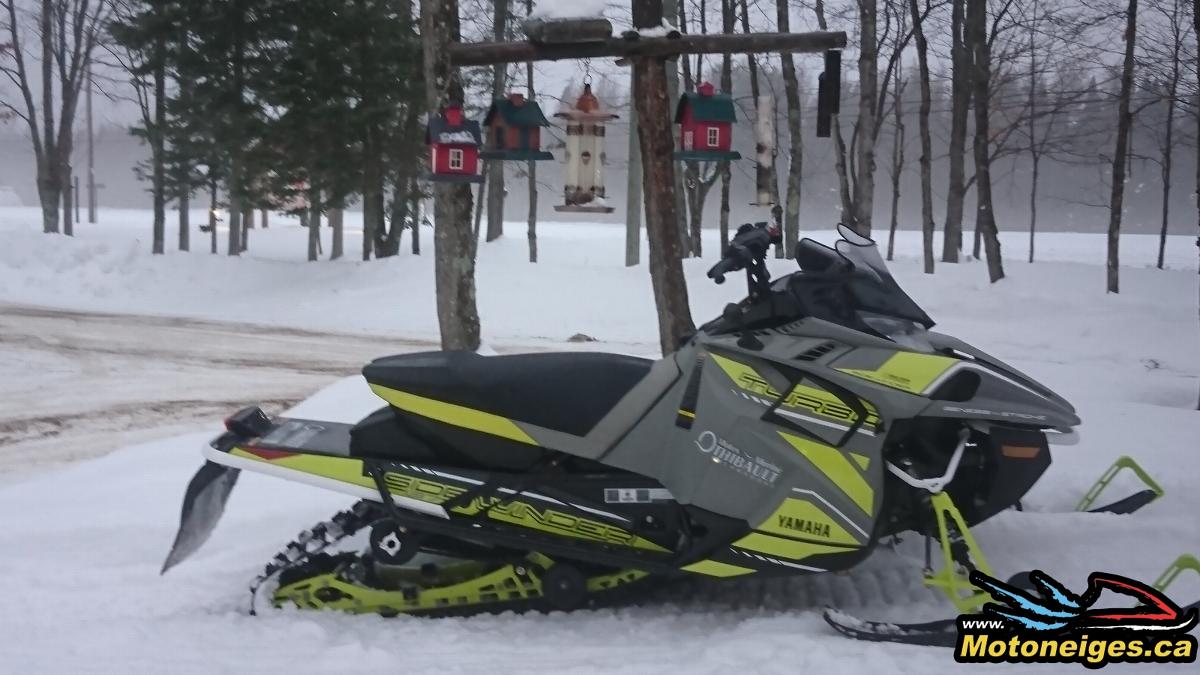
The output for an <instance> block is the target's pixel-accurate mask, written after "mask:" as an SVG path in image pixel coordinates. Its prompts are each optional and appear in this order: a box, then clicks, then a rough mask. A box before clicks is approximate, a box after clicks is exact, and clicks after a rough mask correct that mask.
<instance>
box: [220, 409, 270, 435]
mask: <svg viewBox="0 0 1200 675" xmlns="http://www.w3.org/2000/svg"><path fill="white" fill-rule="evenodd" d="M225 429H227V430H228V431H230V432H231V433H234V434H237V435H238V436H241V437H243V438H254V437H256V436H263V435H265V434H266V433H267V432H268V431H270V430H271V418H269V417H267V414H266V413H265V412H263V410H262V408H259V407H258V406H250V407H249V408H242V409H241V410H239V411H237V412H235V413H234V414H232V415H230V416H229V417H226V418H225Z"/></svg>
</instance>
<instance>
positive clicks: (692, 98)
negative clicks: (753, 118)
mask: <svg viewBox="0 0 1200 675" xmlns="http://www.w3.org/2000/svg"><path fill="white" fill-rule="evenodd" d="M735 120H736V116H735V115H734V110H733V99H732V98H730V97H729V96H727V95H725V94H718V93H716V91H715V90H714V88H713V86H712V84H710V83H708V82H705V83H703V84H701V85H700V86H699V87H697V88H696V91H694V92H687V93H685V94H684V95H683V96H682V97H680V99H679V105H678V106H677V107H676V108H675V123H676V124H678V125H679V147H680V150H678V151H676V152H675V159H680V160H699V161H715V160H721V159H741V158H742V156H741V155H740V154H739V153H736V152H734V151H733V150H731V149H730V148H732V147H733V123H734V121H735Z"/></svg>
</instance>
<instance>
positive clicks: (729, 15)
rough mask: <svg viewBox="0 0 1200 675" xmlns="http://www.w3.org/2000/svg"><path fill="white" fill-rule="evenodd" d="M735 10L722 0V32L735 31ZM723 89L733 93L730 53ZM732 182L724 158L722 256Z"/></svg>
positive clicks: (724, 62)
mask: <svg viewBox="0 0 1200 675" xmlns="http://www.w3.org/2000/svg"><path fill="white" fill-rule="evenodd" d="M733 11H734V0H721V32H722V33H725V34H726V35H729V34H732V33H733V26H734V15H733ZM721 91H723V92H725V93H727V94H732V93H733V56H732V55H730V54H728V53H726V54H722V55H721ZM732 182H733V167H732V165H731V164H730V162H729V160H724V161H722V162H721V220H720V237H721V250H720V251H718V253H719V254H720V255H722V256H724V255H725V249H727V248H729V196H730V195H729V193H730V189H731V185H732Z"/></svg>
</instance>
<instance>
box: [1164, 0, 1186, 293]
mask: <svg viewBox="0 0 1200 675" xmlns="http://www.w3.org/2000/svg"><path fill="white" fill-rule="evenodd" d="M1174 9H1175V11H1176V12H1178V11H1179V4H1178V2H1176V5H1175V8H1174ZM1172 24H1173V25H1172V28H1173V29H1174V31H1175V44H1173V45H1172V46H1171V49H1172V52H1171V79H1170V81H1169V82H1168V83H1167V133H1166V138H1164V139H1163V145H1162V156H1163V157H1162V227H1161V229H1160V231H1159V234H1158V269H1160V270H1161V269H1162V268H1163V265H1164V264H1165V259H1166V254H1167V232H1168V230H1169V228H1170V220H1171V169H1172V164H1173V162H1174V154H1175V153H1174V150H1175V147H1174V136H1175V97H1176V96H1177V95H1178V94H1179V75H1180V73H1179V70H1180V62H1179V58H1180V57H1179V55H1180V51H1181V50H1182V48H1183V44H1182V39H1181V38H1182V36H1181V35H1180V31H1179V29H1178V26H1179V23H1178V15H1176V16H1175V17H1173V21H1172Z"/></svg>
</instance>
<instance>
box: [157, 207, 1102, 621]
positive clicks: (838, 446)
mask: <svg viewBox="0 0 1200 675" xmlns="http://www.w3.org/2000/svg"><path fill="white" fill-rule="evenodd" d="M839 233H840V236H841V239H840V241H838V242H837V243H836V245H835V246H833V247H829V246H826V245H823V244H821V243H818V242H816V241H813V240H811V239H805V240H803V241H801V242H800V243H799V244H798V245H797V248H796V250H795V258H796V261H797V263H798V265H799V270H797V271H795V272H793V273H791V274H788V275H786V276H782V277H780V278H777V279H774V280H772V279H771V278H770V275H769V273H768V271H767V267H766V265H765V262H764V261H765V258H766V256H767V254H768V251H769V250H770V248H771V246H772V245H779V233H778V231H777V229H775V228H774V227H768V226H767V225H766V224H763V223H760V224H756V225H754V224H747V225H743V226H742V227H741V228H739V230H738V234H737V236H736V237H735V238H734V240H733V241H732V242H731V243H730V245H729V246H728V248H727V250H726V253H725V255H724V256H723V257H722V259H721V261H720V262H719V263H718V264H717V265H715V266H714V267H713V268H712V269H711V270H709V272H708V276H709V277H710V278H711V279H712V280H714V281H715V282H716V283H718V284H720V283H723V282H724V281H725V280H726V277H727V276H728V275H731V274H734V273H737V272H741V271H744V272H745V277H746V283H747V287H748V295H747V297H745V298H744V299H743V300H741V301H740V302H737V303H734V304H730V305H728V306H726V308H725V310H724V311H723V312H722V314H721V316H719V317H717V318H715V319H713V320H712V321H709V322H708V323H706V324H704V325H703V326H701V327H700V328H699V329H698V330H697V331H696V332H695V334H694V335H692V336H690V337H689V338H687V339H686V341H685V343H684V344H682V345H681V346H680V347H679V349H678V350H677V351H675V352H674V353H671V354H668V355H666V356H665V357H663V358H662V359H659V360H657V361H654V360H649V359H642V358H636V357H633V356H627V355H621V354H606V353H589V352H568V353H532V354H515V355H501V356H480V355H478V354H474V353H468V352H453V351H446V352H430V353H418V354H405V355H400V356H389V357H385V358H380V359H377V360H375V361H372V362H371V363H369V364H367V365H366V366H365V367H364V368H363V371H362V373H363V376H364V378H365V379H366V381H367V383H368V384H369V386H370V388H371V389H372V391H373V392H374V393H375V394H377V395H378V396H379V398H380V399H382V401H383V402H384V403H386V405H383V406H382V407H381V408H380V409H379V410H377V411H375V412H374V413H372V414H370V415H368V416H367V417H365V418H363V419H362V420H361V421H359V422H358V423H357V424H353V425H349V424H340V423H333V422H327V421H321V420H311V419H296V418H288V417H275V418H272V417H269V416H268V415H266V414H265V413H264V412H263V411H262V410H261V409H259V408H253V407H252V408H247V409H244V410H241V411H238V412H237V413H236V414H234V415H232V416H231V417H230V418H229V419H228V420H226V429H227V431H226V432H225V433H223V434H221V435H220V436H219V437H217V438H216V439H215V440H214V441H212V443H211V445H210V446H209V447H206V448H205V449H204V456H205V458H206V459H207V462H206V463H205V464H204V466H203V467H202V468H201V469H200V470H199V472H198V473H197V474H196V475H195V477H194V478H193V479H192V481H191V483H190V484H189V486H188V489H187V492H186V494H185V497H184V503H183V510H182V517H181V523H180V528H179V532H178V534H177V536H176V539H175V542H174V545H173V547H172V549H171V551H170V554H169V555H168V557H167V559H166V561H165V563H164V566H163V571H164V572H165V571H166V570H167V569H168V568H170V567H172V566H173V565H175V564H177V563H179V562H180V561H182V560H184V559H185V558H187V557H188V556H189V555H191V554H192V553H194V552H195V551H196V550H197V549H198V548H199V547H200V546H201V544H203V543H204V541H205V540H207V539H208V537H209V535H210V534H211V533H212V531H213V529H214V528H215V526H216V524H217V520H218V519H219V518H220V515H221V513H222V511H223V508H224V505H225V503H226V500H227V499H228V497H229V494H230V491H231V490H232V489H233V487H234V483H235V481H236V480H237V477H238V475H239V472H240V471H242V470H246V471H255V472H260V473H265V474H269V475H273V476H277V477H280V478H284V479H287V480H292V481H299V482H303V483H307V484H310V485H313V486H316V487H322V488H326V489H330V490H336V491H339V492H342V493H345V494H347V495H350V496H353V497H356V498H358V499H359V501H358V502H357V503H355V504H354V506H353V507H352V508H350V509H348V510H346V511H344V512H342V513H339V514H337V515H336V516H334V517H333V518H332V519H331V520H329V521H326V522H323V523H320V524H318V525H317V526H315V527H313V528H310V529H309V530H305V531H304V532H302V533H301V534H300V536H299V537H297V539H296V540H295V541H293V542H292V543H290V544H288V545H287V547H286V548H284V549H283V551H281V552H280V553H279V554H278V555H277V556H276V557H275V558H274V559H272V560H271V561H270V562H269V563H268V564H267V566H266V568H265V570H264V572H263V574H262V575H260V576H259V577H258V578H257V579H255V580H254V582H253V584H252V586H251V595H252V600H251V607H252V611H253V605H254V601H253V598H254V596H256V595H257V594H258V592H259V589H260V587H262V586H264V585H266V584H273V585H274V590H273V591H272V592H271V601H272V603H273V604H275V605H277V606H278V605H284V604H294V605H297V606H299V607H305V608H329V609H339V610H346V611H351V612H377V613H380V614H384V615H395V614H402V613H404V614H447V613H463V612H475V611H499V610H507V609H529V608H532V609H544V610H551V609H557V610H570V609H574V608H577V607H584V606H592V605H594V604H596V603H601V602H605V601H606V599H609V598H615V597H619V596H620V595H621V591H622V590H623V589H630V588H635V587H637V586H638V585H639V584H645V583H647V582H652V581H654V580H662V579H669V578H673V577H680V576H687V575H699V576H702V577H715V578H722V579H725V578H738V577H748V576H750V575H759V576H768V575H798V574H816V573H821V572H830V571H839V570H845V569H848V568H850V567H853V566H855V565H856V564H858V563H859V562H860V561H862V560H863V559H864V558H866V557H867V556H868V555H870V553H871V551H872V549H873V548H874V547H875V546H876V545H877V543H878V542H880V541H881V540H885V539H886V538H888V537H889V536H891V535H896V534H899V533H903V532H910V531H911V532H916V533H918V534H920V535H924V536H927V537H929V540H928V542H929V543H930V544H931V546H927V550H930V549H933V550H939V551H940V554H941V555H940V558H941V560H940V561H941V563H942V565H941V567H942V569H941V570H940V571H939V572H936V573H935V572H933V571H932V567H933V565H932V564H931V565H930V568H931V571H930V572H928V573H927V582H928V583H930V584H931V585H933V586H936V587H939V588H941V589H943V590H945V591H946V592H947V593H948V594H949V595H950V596H951V600H953V601H954V602H955V603H956V604H960V605H962V606H970V603H973V602H977V601H978V600H979V597H980V591H979V590H978V589H977V588H974V587H972V586H971V585H970V583H969V582H968V581H967V575H969V573H970V572H971V571H972V570H975V569H984V570H985V571H986V569H985V567H984V564H983V561H982V560H981V556H980V555H979V553H978V547H977V546H976V545H975V543H974V541H973V539H972V537H971V533H970V528H971V527H972V526H974V525H976V524H978V523H980V522H983V521H985V520H987V519H988V518H990V517H992V516H993V515H995V514H997V513H999V512H1000V511H1003V510H1005V509H1008V508H1010V507H1012V506H1014V505H1016V504H1017V503H1018V502H1019V500H1020V499H1021V498H1022V496H1024V495H1025V493H1026V492H1027V491H1028V490H1029V489H1030V487H1031V486H1033V484H1034V483H1035V482H1036V481H1037V480H1038V478H1039V477H1040V476H1041V475H1042V474H1043V473H1044V472H1045V471H1046V469H1047V467H1048V466H1049V465H1050V461H1051V458H1050V450H1049V444H1050V443H1051V442H1070V441H1071V440H1072V439H1073V438H1074V433H1075V432H1074V429H1075V427H1076V426H1077V425H1078V424H1079V423H1080V420H1079V418H1078V417H1077V416H1076V414H1075V410H1074V408H1072V406H1071V405H1070V404H1069V403H1068V402H1067V401H1066V400H1064V399H1063V398H1062V397H1060V396H1058V395H1057V394H1055V393H1054V392H1052V391H1050V390H1049V389H1048V388H1046V387H1045V386H1044V385H1042V384H1039V383H1038V382H1037V381H1036V380H1034V379H1033V378H1032V377H1030V376H1028V375H1025V374H1024V373H1021V372H1019V371H1018V370H1017V369H1015V368H1013V367H1011V366H1009V365H1006V364H1005V363H1003V362H1001V361H1000V360H999V359H996V358H994V357H992V356H989V355H988V354H986V353H984V352H982V351H980V350H978V349H976V348H975V347H972V346H971V345H968V344H966V343H965V342H963V341H961V340H958V339H955V338H953V337H950V336H948V335H943V334H940V333H937V332H934V331H932V330H931V328H932V327H933V325H934V322H933V320H932V319H930V317H929V316H928V315H927V314H926V313H925V312H924V311H923V310H922V309H921V308H920V307H919V306H918V305H917V304H916V303H915V302H914V301H913V300H912V299H911V298H910V297H909V296H908V295H906V294H905V293H904V291H902V290H901V288H900V287H899V285H898V284H897V283H896V281H895V279H894V278H893V277H892V275H891V274H890V273H889V272H888V270H887V267H886V266H885V264H884V262H883V259H882V258H881V256H880V255H879V251H878V249H877V248H876V246H875V243H874V242H873V241H871V240H870V239H868V238H865V237H862V236H859V235H858V234H856V233H855V232H854V231H852V230H850V229H849V228H847V227H844V226H842V227H839ZM360 535H365V536H360ZM351 536H354V537H355V539H357V540H359V541H360V542H361V543H360V544H359V548H357V549H354V550H349V551H346V550H338V548H339V546H344V545H345V543H349V542H343V543H342V544H340V545H339V546H335V544H339V542H342V541H343V540H346V539H347V538H349V537H351ZM363 540H365V541H363ZM934 542H936V545H934ZM931 557H932V556H931Z"/></svg>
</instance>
